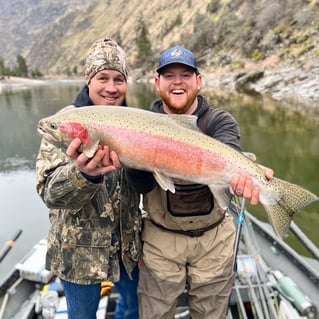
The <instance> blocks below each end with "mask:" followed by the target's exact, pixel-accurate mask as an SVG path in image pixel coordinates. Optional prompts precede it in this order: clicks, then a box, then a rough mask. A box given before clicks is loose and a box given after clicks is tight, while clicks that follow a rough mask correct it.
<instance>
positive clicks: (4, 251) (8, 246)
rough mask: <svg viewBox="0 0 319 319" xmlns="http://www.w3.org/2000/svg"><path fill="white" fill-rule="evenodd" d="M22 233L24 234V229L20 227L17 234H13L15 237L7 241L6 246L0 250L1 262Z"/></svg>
mask: <svg viewBox="0 0 319 319" xmlns="http://www.w3.org/2000/svg"><path fill="white" fill-rule="evenodd" d="M21 234H22V229H19V230H18V231H17V232H16V234H15V235H14V236H13V238H12V239H11V240H9V241H7V242H6V243H5V245H4V247H3V248H2V249H1V251H0V263H1V262H2V260H3V259H4V258H5V256H6V255H7V254H8V252H9V251H10V250H11V249H12V247H13V246H14V244H15V242H16V240H17V239H18V238H19V237H20V235H21Z"/></svg>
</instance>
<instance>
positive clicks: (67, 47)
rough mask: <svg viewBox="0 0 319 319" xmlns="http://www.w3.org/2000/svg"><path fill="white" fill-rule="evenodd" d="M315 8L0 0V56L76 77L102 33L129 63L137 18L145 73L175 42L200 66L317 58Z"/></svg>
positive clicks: (226, 1)
mask: <svg viewBox="0 0 319 319" xmlns="http://www.w3.org/2000/svg"><path fill="white" fill-rule="evenodd" d="M318 14H319V0H307V1H300V0H254V1H253V0H201V1H194V0H188V1H185V0H176V1H174V2H171V1H168V0H153V1H152V2H150V1H148V0H130V1H126V0H116V1H115V0H113V1H112V0H108V1H105V0H101V1H98V0H96V1H92V0H72V1H65V2H61V1H60V0H1V11H0V47H1V52H0V57H1V58H2V59H3V60H4V61H5V63H14V62H15V57H16V55H17V54H21V55H22V56H23V57H25V59H26V61H27V63H28V66H29V68H30V69H32V70H34V69H38V70H39V71H40V72H41V73H43V74H44V75H45V76H64V77H65V76H67V75H68V74H70V73H72V74H74V75H76V74H77V75H80V76H81V75H82V74H83V63H84V59H85V55H86V53H87V50H88V47H89V46H90V45H91V43H92V42H93V41H94V40H95V39H97V38H99V37H101V36H104V35H107V36H110V37H113V38H114V39H116V40H117V41H119V42H120V44H121V45H122V46H123V47H124V48H125V49H126V50H127V52H128V56H129V59H130V64H131V67H132V68H134V63H135V61H136V56H137V52H138V51H137V47H136V42H135V38H136V27H137V22H138V21H139V19H142V20H143V21H144V22H145V25H146V26H147V30H148V33H149V34H148V37H149V40H150V42H151V45H152V51H153V57H150V61H151V62H153V63H151V64H149V63H145V65H144V66H142V69H143V74H144V73H145V71H148V72H150V73H152V74H153V71H154V67H155V64H156V61H157V59H158V56H159V53H160V52H161V51H162V50H164V49H166V48H167V47H169V46H171V45H172V44H177V43H178V44H181V45H183V46H186V47H188V48H189V49H191V50H194V52H195V53H196V55H197V57H198V61H199V64H200V66H201V68H202V69H205V70H206V71H207V72H210V71H212V70H214V71H216V70H218V69H225V70H234V69H236V68H241V67H243V66H244V65H245V63H246V62H247V61H252V62H256V63H257V62H258V63H260V62H261V61H269V59H270V57H273V56H276V59H272V60H271V61H276V64H278V63H279V64H294V65H295V66H302V65H304V64H305V63H306V62H307V61H309V60H311V59H313V58H318V56H319V46H318V43H319V20H318V18H317V17H318ZM135 73H136V74H137V75H138V74H141V73H138V72H137V70H135Z"/></svg>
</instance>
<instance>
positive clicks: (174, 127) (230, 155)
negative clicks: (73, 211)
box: [38, 106, 319, 238]
mask: <svg viewBox="0 0 319 319" xmlns="http://www.w3.org/2000/svg"><path fill="white" fill-rule="evenodd" d="M196 122H197V117H195V116H192V115H167V114H158V113H153V112H150V111H145V110H142V109H137V108H130V107H118V106H88V107H80V108H72V110H70V111H65V112H60V113H57V114H55V115H53V116H50V117H47V118H44V119H42V120H40V121H39V124H38V132H39V133H40V135H41V136H42V137H43V138H44V139H46V140H47V141H48V142H50V143H52V144H54V145H55V146H57V147H59V148H61V149H62V150H65V149H66V148H67V146H68V145H69V143H70V142H71V140H72V139H74V138H75V137H78V138H80V139H81V141H82V150H83V152H84V153H85V154H86V155H87V156H88V157H92V156H93V155H94V153H95V151H96V149H97V147H98V144H101V145H108V146H109V147H110V149H111V150H114V151H115V152H116V153H117V154H118V156H119V159H120V161H121V163H122V164H123V165H124V166H126V167H130V168H135V169H140V170H145V171H150V172H153V174H154V176H155V178H156V180H157V181H158V183H159V185H160V186H161V187H162V188H163V189H165V190H169V191H171V192H174V191H175V189H174V183H173V179H178V180H184V181H188V182H193V183H198V184H206V185H208V186H209V188H210V190H211V191H212V193H213V194H214V196H215V198H216V200H217V201H218V203H219V204H220V206H221V207H223V208H224V209H226V208H227V207H228V206H229V202H230V191H229V189H230V181H231V179H232V178H233V177H234V176H235V175H239V174H242V173H243V174H247V175H250V176H251V177H252V178H253V184H254V185H256V186H258V187H259V189H260V202H261V204H262V205H263V206H264V208H265V210H266V212H267V215H268V218H269V220H270V223H271V225H272V226H273V229H274V231H275V233H276V234H277V235H278V236H279V237H281V238H282V237H283V236H284V235H285V234H286V233H287V232H288V230H289V225H290V222H291V221H292V217H293V215H294V214H295V213H296V212H298V211H300V210H302V209H303V208H304V207H305V206H307V205H308V204H310V203H312V202H313V201H316V200H318V199H319V198H318V197H317V196H316V195H315V194H312V193H311V192H309V191H308V190H306V189H303V188H301V187H299V186H297V185H294V184H291V183H289V182H286V181H284V180H281V179H278V178H273V179H272V180H270V181H269V180H267V179H266V178H265V174H264V171H263V169H262V168H261V167H260V166H259V165H258V164H257V163H255V162H253V161H252V160H251V159H249V158H248V157H247V156H245V155H243V153H241V152H238V151H236V150H234V149H233V148H231V147H230V146H228V145H226V144H224V143H221V142H219V141H218V140H216V139H213V138H211V137H209V136H207V135H205V134H203V133H201V132H200V131H199V129H198V127H197V125H196Z"/></svg>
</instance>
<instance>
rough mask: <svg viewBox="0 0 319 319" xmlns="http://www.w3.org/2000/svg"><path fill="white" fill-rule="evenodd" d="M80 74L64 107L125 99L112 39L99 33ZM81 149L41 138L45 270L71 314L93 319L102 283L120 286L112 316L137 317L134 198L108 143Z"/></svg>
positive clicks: (118, 51) (122, 59) (123, 74)
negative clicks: (80, 83)
mask: <svg viewBox="0 0 319 319" xmlns="http://www.w3.org/2000/svg"><path fill="white" fill-rule="evenodd" d="M85 75H86V82H87V84H86V85H85V86H84V87H83V88H82V89H81V91H80V92H79V93H78V95H77V96H76V98H75V101H74V102H73V105H70V106H67V107H66V109H68V108H75V107H81V106H85V105H102V104H104V105H119V106H120V105H124V106H125V105H126V101H125V97H126V91H127V75H128V73H127V64H126V56H125V53H124V51H123V50H122V48H120V47H119V46H118V45H117V44H116V43H115V42H114V41H113V40H111V39H109V38H102V39H99V40H97V41H96V42H95V43H94V44H93V45H92V47H91V48H90V50H89V53H88V56H87V59H86V74H85ZM63 110H65V109H63ZM63 110H62V111H63ZM60 112H61V111H60ZM79 147H80V141H79V140H78V139H75V140H73V141H72V142H71V144H70V145H69V147H68V149H67V152H66V154H67V155H66V154H65V153H63V152H62V151H61V150H60V149H58V148H56V147H55V146H54V145H52V144H50V143H48V142H47V141H45V140H42V142H41V146H40V151H39V154H38V158H37V163H36V189H37V192H38V194H39V195H40V197H41V198H42V200H43V201H44V203H45V205H46V206H47V207H48V208H49V209H50V213H49V218H50V224H51V226H50V230H49V235H48V251H47V256H46V268H47V269H49V270H51V271H52V272H53V273H54V274H56V275H57V276H58V277H59V278H60V279H61V282H62V285H63V288H64V291H65V294H66V298H67V306H68V318H69V319H75V318H76V319H91V318H92V319H95V318H96V311H97V308H98V303H99V299H100V285H101V282H104V281H112V282H114V283H115V286H116V288H117V290H118V291H119V292H120V298H119V300H120V302H119V303H118V307H117V308H116V312H115V317H114V318H130V319H137V318H138V305H137V295H136V287H137V277H138V273H137V267H136V264H137V261H138V258H139V256H140V252H141V241H140V227H141V214H140V211H139V207H138V205H139V196H138V194H137V193H135V192H134V191H133V190H132V188H131V187H130V185H129V184H128V182H127V180H126V176H125V174H124V173H123V169H121V168H120V166H121V165H120V163H119V161H118V158H117V157H116V158H114V156H113V154H112V152H109V150H108V148H107V147H100V149H99V150H98V151H97V152H96V154H95V155H94V157H93V158H92V159H88V158H87V157H86V156H85V155H84V154H83V153H80V151H79Z"/></svg>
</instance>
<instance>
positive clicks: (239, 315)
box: [0, 204, 319, 319]
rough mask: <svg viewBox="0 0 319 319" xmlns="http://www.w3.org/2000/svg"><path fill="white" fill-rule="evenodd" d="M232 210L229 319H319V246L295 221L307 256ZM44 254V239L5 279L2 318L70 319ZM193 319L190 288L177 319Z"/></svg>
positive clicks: (104, 315) (0, 286)
mask: <svg viewBox="0 0 319 319" xmlns="http://www.w3.org/2000/svg"><path fill="white" fill-rule="evenodd" d="M230 210H231V212H232V213H233V214H234V222H235V223H236V225H237V237H236V245H235V253H236V263H235V264H234V268H235V270H236V272H235V273H236V276H235V281H234V285H233V290H232V294H231V297H230V301H229V311H228V315H227V319H254V318H257V319H263V318H265V319H297V318H303V319H306V318H307V319H316V318H318V309H319V298H318V296H319V252H318V248H317V247H316V246H315V245H314V244H313V243H312V242H311V241H310V240H309V238H308V237H307V236H306V235H305V234H304V233H303V232H302V231H301V230H300V229H299V228H298V227H297V225H295V224H294V223H292V225H291V231H292V232H293V233H294V234H295V235H296V237H297V238H298V239H299V240H300V241H301V242H302V244H303V245H304V246H305V247H306V248H307V249H308V250H309V252H310V253H311V257H305V256H302V255H300V254H298V253H297V252H296V251H295V250H294V249H292V248H291V247H290V246H288V245H287V244H286V243H285V242H284V241H283V240H281V239H279V238H278V237H277V236H276V235H275V234H274V232H273V230H272V228H271V226H270V225H269V224H268V223H265V222H262V221H260V220H258V219H257V218H255V217H254V216H253V215H252V214H250V213H249V212H247V211H245V210H243V209H242V208H241V207H240V205H239V204H233V205H232V206H231V208H230ZM45 253H46V239H42V240H41V241H40V242H38V243H37V244H36V245H35V246H34V247H33V248H32V249H31V251H30V252H29V253H28V254H27V256H26V257H25V258H23V259H22V260H21V261H20V262H19V263H17V264H16V266H15V268H14V269H13V270H12V272H11V273H9V274H8V276H7V277H6V278H4V279H3V280H2V282H1V283H0V319H40V318H43V319H53V318H54V319H67V308H66V301H65V297H64V294H63V289H62V286H61V284H60V282H59V280H58V278H55V277H54V275H53V274H52V273H51V272H49V271H47V270H45V269H44V262H45ZM117 297H118V294H117V292H116V289H115V287H112V288H111V292H110V293H108V294H107V295H105V296H102V297H101V300H100V305H99V309H98V312H97V318H98V319H111V318H113V312H114V309H115V305H116V301H117ZM190 318H191V317H190V314H189V310H188V307H187V286H186V287H185V291H184V293H183V294H182V295H181V296H180V298H179V300H178V305H177V308H176V314H175V319H190Z"/></svg>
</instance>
